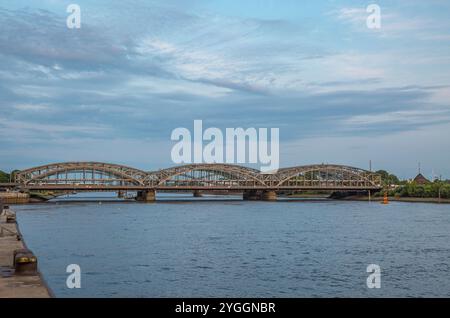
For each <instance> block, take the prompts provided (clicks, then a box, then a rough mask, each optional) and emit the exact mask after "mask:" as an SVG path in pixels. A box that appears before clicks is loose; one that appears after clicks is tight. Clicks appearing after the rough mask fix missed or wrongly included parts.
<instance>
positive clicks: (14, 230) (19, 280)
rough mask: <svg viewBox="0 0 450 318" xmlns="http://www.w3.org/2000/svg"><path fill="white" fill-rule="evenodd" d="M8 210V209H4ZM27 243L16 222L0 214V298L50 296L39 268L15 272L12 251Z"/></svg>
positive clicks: (25, 246)
mask: <svg viewBox="0 0 450 318" xmlns="http://www.w3.org/2000/svg"><path fill="white" fill-rule="evenodd" d="M6 211H10V210H6ZM26 248H27V245H26V243H25V242H24V240H23V237H22V234H21V233H20V229H19V225H18V223H17V221H16V222H12V223H9V222H7V221H6V215H4V214H2V215H1V216H0V298H52V297H54V295H53V293H52V291H51V289H50V288H49V287H48V285H47V283H46V282H45V280H44V278H43V276H42V274H41V273H40V272H39V268H38V270H37V272H36V273H34V274H27V275H25V274H16V273H15V269H14V265H13V262H14V251H15V250H19V249H26Z"/></svg>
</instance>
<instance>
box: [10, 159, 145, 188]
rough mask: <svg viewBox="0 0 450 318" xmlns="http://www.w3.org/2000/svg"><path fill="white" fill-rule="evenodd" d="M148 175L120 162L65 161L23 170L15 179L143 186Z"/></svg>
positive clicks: (19, 180)
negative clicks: (119, 163)
mask: <svg viewBox="0 0 450 318" xmlns="http://www.w3.org/2000/svg"><path fill="white" fill-rule="evenodd" d="M60 176H63V177H60ZM146 177H147V173H146V172H145V171H141V170H138V169H135V168H131V167H128V166H123V165H118V164H110V163H103V162H65V163H53V164H49V165H43V166H38V167H33V168H30V169H26V170H22V171H20V172H18V173H17V174H16V175H15V181H16V183H19V184H23V185H31V184H54V183H57V184H95V185H99V184H107V185H112V184H120V185H135V186H142V185H143V184H144V180H145V179H146Z"/></svg>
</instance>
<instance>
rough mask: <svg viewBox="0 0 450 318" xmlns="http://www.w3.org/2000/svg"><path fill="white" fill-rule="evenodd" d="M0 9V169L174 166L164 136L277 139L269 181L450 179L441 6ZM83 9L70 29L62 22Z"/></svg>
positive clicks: (447, 62)
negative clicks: (373, 172) (180, 130)
mask: <svg viewBox="0 0 450 318" xmlns="http://www.w3.org/2000/svg"><path fill="white" fill-rule="evenodd" d="M93 2H94V1H85V0H70V1H64V0H39V1H24V0H15V1H10V0H8V1H6V0H0V135H1V138H0V169H1V170H11V169H23V168H26V167H30V166H35V165H40V164H45V163H50V162H59V161H73V160H80V161H87V160H96V161H106V162H114V163H123V164H127V165H132V166H135V167H137V168H142V169H146V170H153V169H157V168H165V167H168V166H171V165H173V163H171V158H170V150H171V147H172V146H173V145H174V142H172V141H171V140H170V135H171V132H172V130H173V129H175V128H177V127H187V128H192V126H193V120H194V119H202V120H203V125H204V126H205V127H219V128H226V127H244V128H248V127H256V128H258V127H267V128H271V127H278V128H280V139H281V144H280V161H281V166H291V165H302V164H310V163H322V162H328V163H339V164H347V165H353V166H358V167H361V168H368V165H369V160H372V162H373V168H374V169H381V168H383V169H387V170H390V171H392V172H394V173H396V174H398V175H400V176H402V177H413V176H414V175H415V173H416V172H417V163H418V162H419V161H420V162H421V163H422V167H423V172H424V173H425V174H426V175H427V176H430V175H431V173H432V170H434V172H435V174H436V175H439V174H442V175H443V177H446V178H450V138H449V136H450V20H449V19H448V16H449V14H450V2H449V1H446V0H442V1H440V0H429V1H417V0H408V1H375V3H376V4H378V5H379V6H380V7H381V14H382V15H381V18H382V20H381V29H379V30H374V29H369V28H367V26H366V18H367V16H368V15H369V14H368V13H367V12H366V7H367V5H369V4H371V3H373V2H367V1H331V0H329V1H296V0H281V1H280V0H278V1H275V0H246V1H238V0H208V1H206V0H203V1H200V0H198V1H197V0H190V1H187V0H183V1H182V0H180V1H175V0H169V1H168V0H164V1H163V0H160V1H150V0H149V1H137V0H136V1H125V0H120V1H110V0H108V1H106V0H105V1H95V4H93ZM71 3H77V4H79V5H80V7H81V28H80V29H69V28H67V26H66V18H67V16H68V15H69V14H68V13H66V8H67V6H68V5H69V4H71Z"/></svg>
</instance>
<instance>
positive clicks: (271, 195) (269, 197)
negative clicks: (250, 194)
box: [261, 191, 277, 201]
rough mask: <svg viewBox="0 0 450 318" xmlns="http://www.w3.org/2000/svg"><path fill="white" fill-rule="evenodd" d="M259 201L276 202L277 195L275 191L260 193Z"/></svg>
mask: <svg viewBox="0 0 450 318" xmlns="http://www.w3.org/2000/svg"><path fill="white" fill-rule="evenodd" d="M261 200H262V201H276V200H277V193H276V192H275V191H263V192H262V193H261Z"/></svg>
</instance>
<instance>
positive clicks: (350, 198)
mask: <svg viewBox="0 0 450 318" xmlns="http://www.w3.org/2000/svg"><path fill="white" fill-rule="evenodd" d="M388 199H389V201H393V202H408V203H414V202H416V203H436V204H439V203H443V204H449V203H450V199H439V198H409V197H388ZM339 200H344V201H369V196H367V195H352V196H348V197H344V198H341V199H339ZM370 200H371V201H380V202H381V201H383V197H374V196H372V197H371V198H370Z"/></svg>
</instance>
